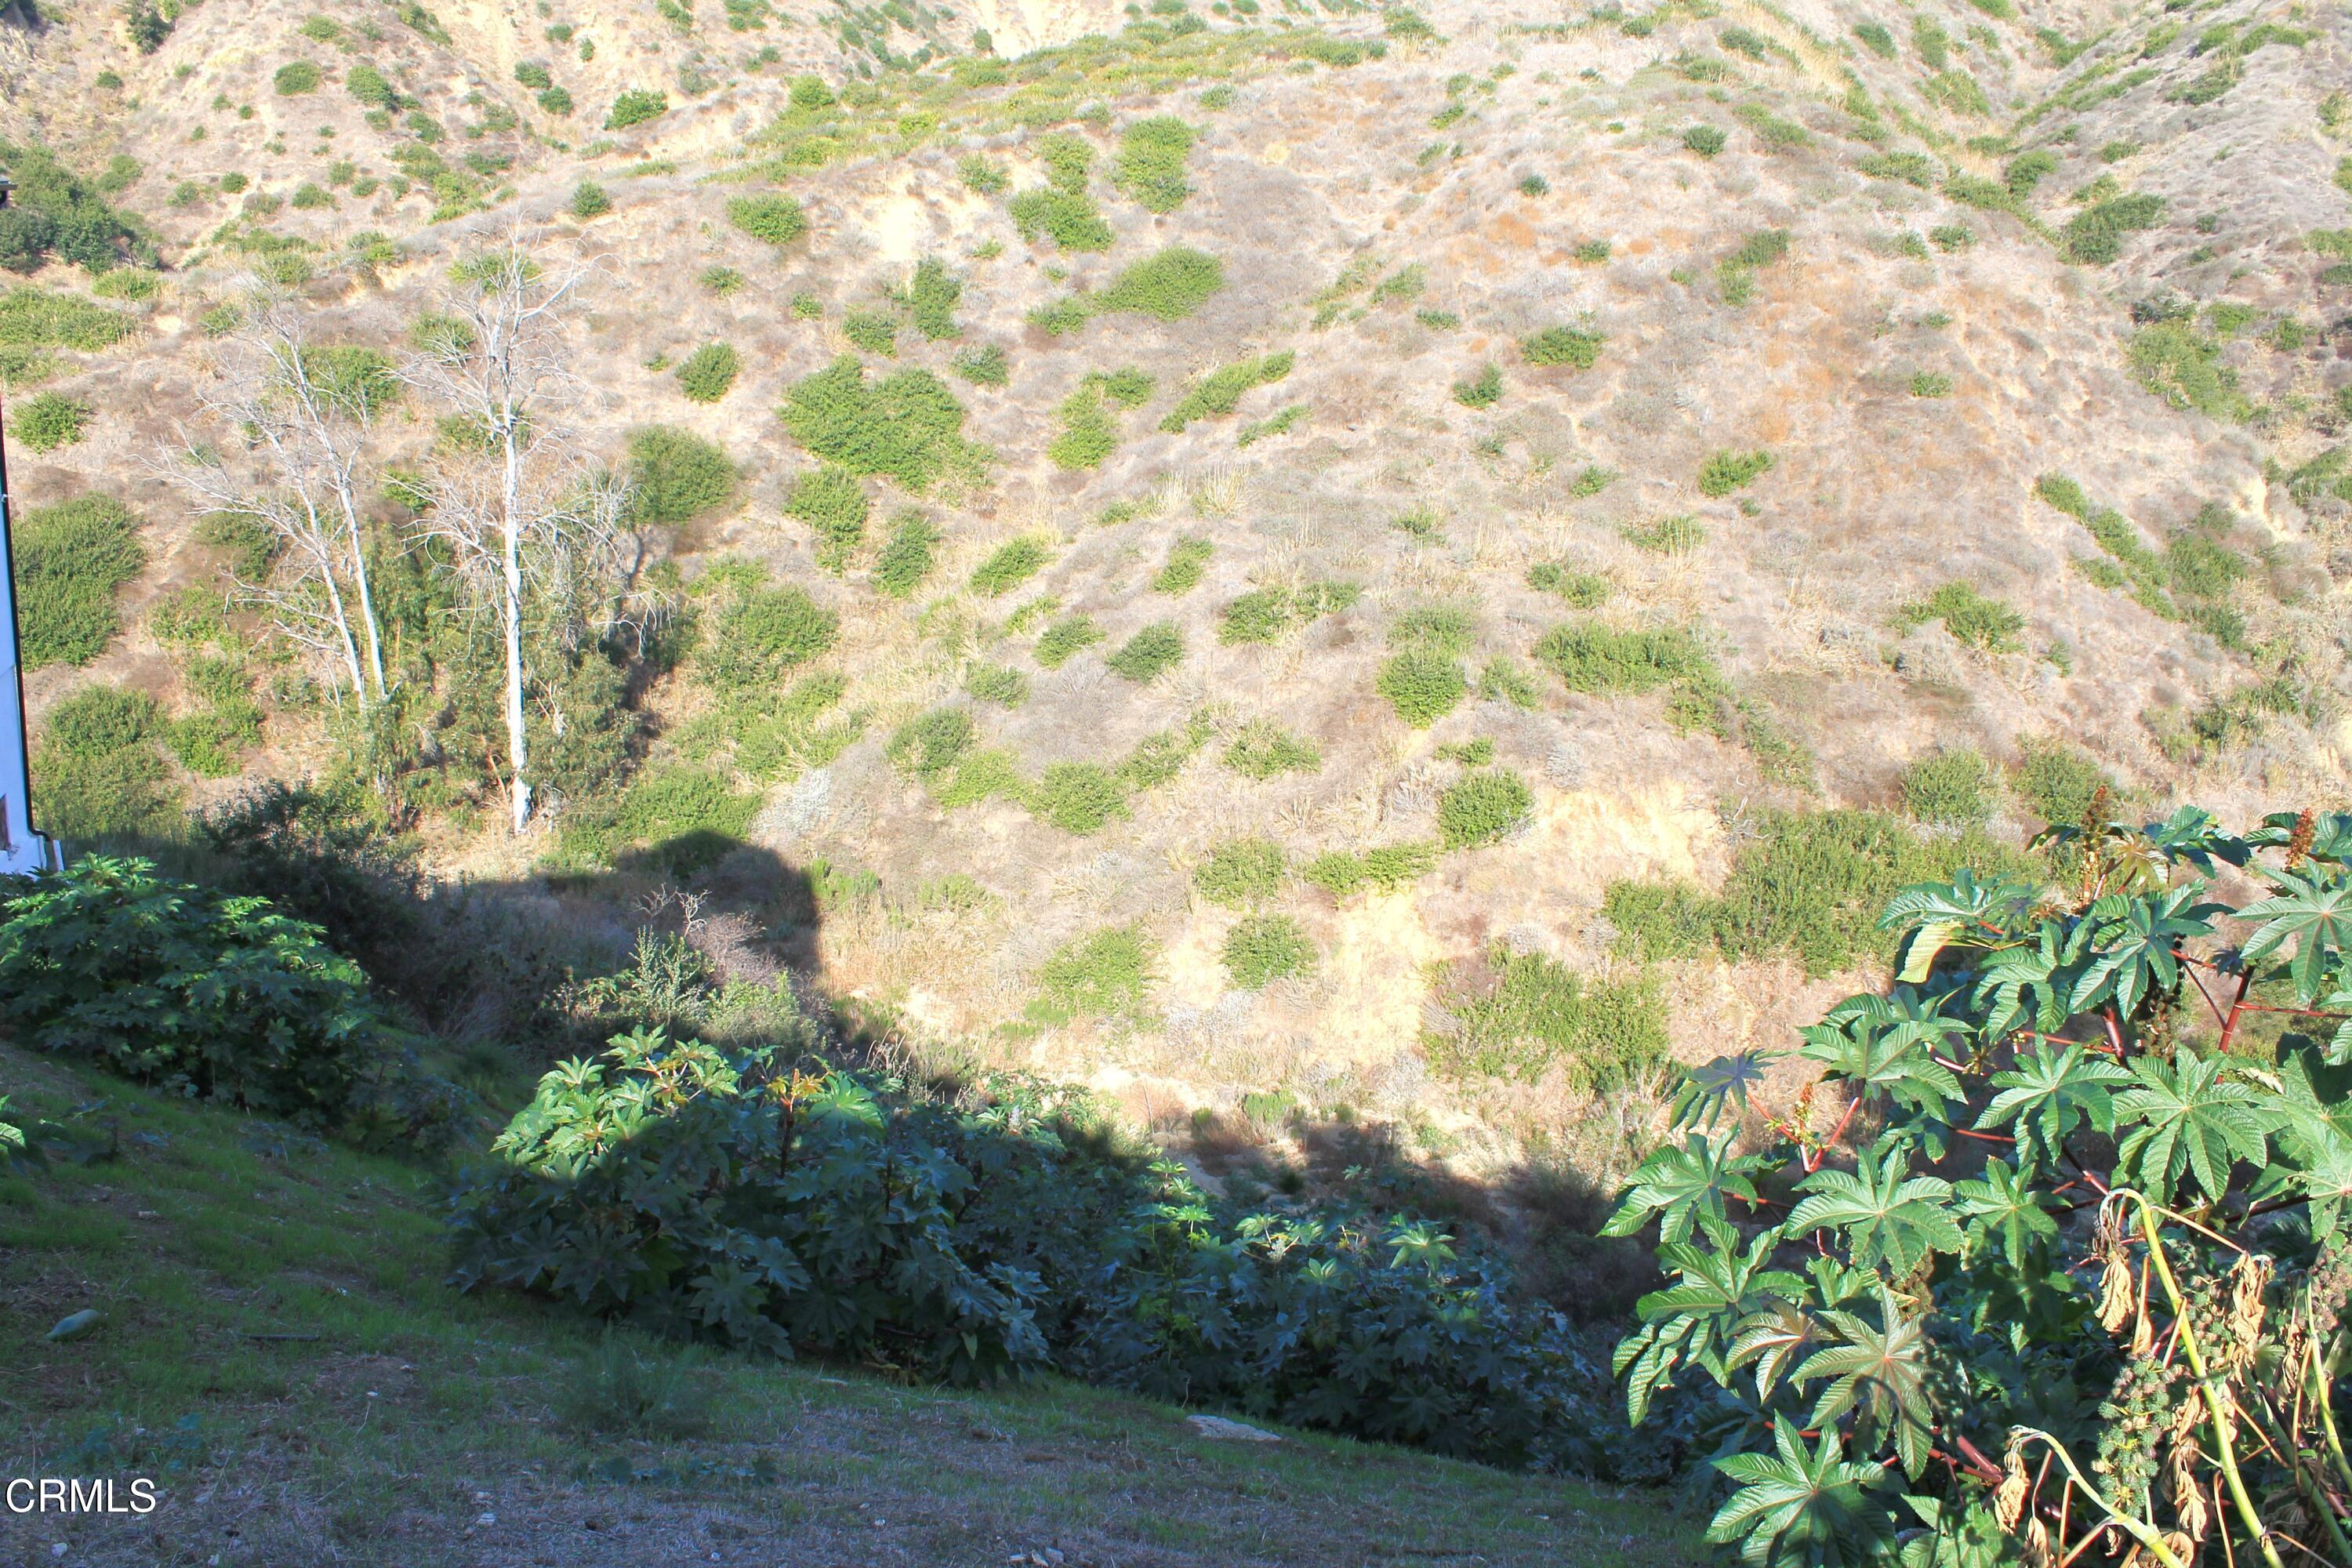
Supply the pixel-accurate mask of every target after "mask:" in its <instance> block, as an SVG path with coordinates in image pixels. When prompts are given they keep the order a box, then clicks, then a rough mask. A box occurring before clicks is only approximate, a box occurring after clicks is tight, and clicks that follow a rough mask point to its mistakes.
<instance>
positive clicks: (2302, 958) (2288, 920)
mask: <svg viewBox="0 0 2352 1568" xmlns="http://www.w3.org/2000/svg"><path fill="white" fill-rule="evenodd" d="M2270 878H2271V881H2272V883H2273V885H2274V886H2276V887H2277V888H2278V889H2279V891H2278V893H2277V895H2276V896H2274V897H2273V898H2268V899H2263V900H2260V901H2258V902H2255V903H2251V904H2248V905H2246V906H2245V908H2243V909H2242V910H2239V911H2238V918H2239V919H2241V920H2249V921H2263V922H2264V923H2263V926H2262V928H2261V929H2260V930H2258V931H2255V932H2254V934H2253V935H2252V936H2251V937H2248V938H2247V939H2246V944H2245V946H2244V947H2243V948H2242V949H2241V950H2240V951H2241V952H2242V954H2243V955H2244V958H2245V960H2246V962H2247V963H2255V962H2256V961H2258V960H2260V959H2263V958H2265V957H2267V956H2269V955H2270V954H2271V953H2272V952H2276V951H2277V950H2278V949H2279V948H2280V947H2281V946H2283V945H2284V943H2285V942H2287V941H2288V940H2289V939H2292V940H2293V941H2294V960H2293V962H2291V963H2289V964H2288V965H2287V973H2290V974H2292V975H2294V990H2295V994H2296V995H2297V996H2298V997H2300V998H2301V999H2302V1000H2303V1001H2304V1002H2305V1004H2308V1003H2310V1002H2311V1001H2312V999H2313V998H2315V997H2316V996H2317V995H2318V994H2319V993H2320V990H2321V988H2322V986H2323V984H2325V982H2326V979H2327V975H2328V973H2329V971H2330V970H2331V969H2332V968H2333V967H2334V966H2335V964H2336V960H2337V957H2338V956H2339V955H2340V954H2341V953H2342V952H2344V948H2345V943H2346V942H2347V939H2352V871H2345V870H2342V869H2338V870H2336V871H2332V872H2325V873H2322V872H2313V873H2311V874H2309V875H2305V874H2302V873H2299V872H2294V871H2273V872H2272V873H2270Z"/></svg>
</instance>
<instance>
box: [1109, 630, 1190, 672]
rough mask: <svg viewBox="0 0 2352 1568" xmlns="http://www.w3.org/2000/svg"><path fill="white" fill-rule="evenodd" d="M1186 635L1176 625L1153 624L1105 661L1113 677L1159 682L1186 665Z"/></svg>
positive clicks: (1130, 638) (1129, 639)
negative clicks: (1163, 675) (1167, 674)
mask: <svg viewBox="0 0 2352 1568" xmlns="http://www.w3.org/2000/svg"><path fill="white" fill-rule="evenodd" d="M1183 659H1184V634H1183V633H1182V632H1181V631H1178V630H1177V629H1176V623H1175V622H1173V621H1154V622H1152V623H1151V624H1150V626H1146V627H1144V628H1143V629H1142V630H1141V631H1139V632H1137V633H1136V634H1135V635H1134V636H1133V637H1129V638H1128V639H1127V641H1125V642H1124V643H1121V644H1120V645H1119V647H1118V652H1116V653H1114V654H1112V655H1111V656H1110V657H1109V658H1106V659H1104V660H1103V663H1104V664H1105V665H1106V666H1107V667H1108V668H1109V669H1110V671H1111V673H1112V674H1114V675H1121V676H1125V677H1126V678H1127V679H1129V680H1133V681H1138V682H1143V681H1150V680H1156V679H1159V678H1160V676H1161V675H1162V674H1164V673H1166V672H1167V671H1168V670H1170V669H1171V668H1175V666H1177V665H1179V664H1181V663H1182V662H1183Z"/></svg>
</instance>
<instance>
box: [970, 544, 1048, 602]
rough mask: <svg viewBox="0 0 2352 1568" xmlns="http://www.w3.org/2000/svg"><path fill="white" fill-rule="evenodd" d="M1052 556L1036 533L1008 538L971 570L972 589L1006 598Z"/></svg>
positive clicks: (1042, 567) (993, 597) (994, 597)
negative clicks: (1005, 596)
mask: <svg viewBox="0 0 2352 1568" xmlns="http://www.w3.org/2000/svg"><path fill="white" fill-rule="evenodd" d="M1048 558H1049V552H1048V551H1047V549H1046V543H1045V540H1043V539H1041V538H1039V537H1038V536H1037V535H1035V534H1034V533H1024V534H1022V535H1021V536H1020V537H1019V538H1017V539H1008V540H1006V541H1005V542H1003V544H1000V545H998V546H997V547H996V548H995V549H994V550H992V551H991V552H989V554H988V558H987V559H986V560H984V561H982V563H980V564H979V565H977V566H975V567H973V568H972V570H971V591H972V592H973V593H975V594H985V595H988V596H989V597H990V598H992V599H999V598H1003V596H1004V595H1007V594H1010V593H1011V592H1013V589H1015V588H1018V587H1019V586H1021V584H1024V583H1026V582H1027V581H1028V580H1029V579H1030V578H1032V577H1034V576H1035V575H1036V574H1038V573H1039V572H1040V571H1042V570H1043V569H1044V567H1045V563H1046V561H1047V559H1048Z"/></svg>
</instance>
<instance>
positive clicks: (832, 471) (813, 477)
mask: <svg viewBox="0 0 2352 1568" xmlns="http://www.w3.org/2000/svg"><path fill="white" fill-rule="evenodd" d="M867 510H868V503H867V501H866V488H865V487H864V486H863V485H861V484H859V483H858V482H857V476H856V475H855V474H852V473H851V472H850V471H849V470H848V469H846V468H836V467H835V466H834V465H833V464H830V463H827V464H826V465H824V467H823V468H817V469H815V470H814V471H813V472H810V473H806V474H803V475H802V476H801V477H800V478H799V479H795V480H794V481H793V493H792V496H791V499H789V500H786V501H785V502H784V514H785V515H786V516H788V517H793V518H798V519H799V520H800V521H803V522H804V523H807V524H808V525H809V527H810V528H811V529H813V530H814V531H815V533H816V538H817V544H816V559H817V563H818V564H819V565H821V566H823V567H824V569H825V570H826V571H828V572H831V573H833V574H835V575H839V574H841V572H843V571H844V570H845V568H846V567H847V566H848V564H849V558H850V556H851V555H852V554H854V553H856V550H857V547H858V546H859V545H860V544H862V543H864V542H865V541H866V512H867Z"/></svg>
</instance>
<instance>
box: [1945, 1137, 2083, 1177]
mask: <svg viewBox="0 0 2352 1568" xmlns="http://www.w3.org/2000/svg"><path fill="white" fill-rule="evenodd" d="M1952 1131H1954V1132H1956V1133H1958V1135H1959V1136H1961V1137H1963V1138H1973V1139H1975V1140H1977V1142H1979V1143H2014V1142H2017V1140H2016V1139H2014V1138H2012V1137H2011V1136H2010V1135H2009V1134H2008V1133H2006V1132H1976V1131H1970V1130H1969V1129H1968V1128H1966V1127H1955V1128H1953V1129H1952ZM2059 1191H2061V1192H2063V1191H2065V1188H2063V1187H2061V1188H2060V1189H2059Z"/></svg>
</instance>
